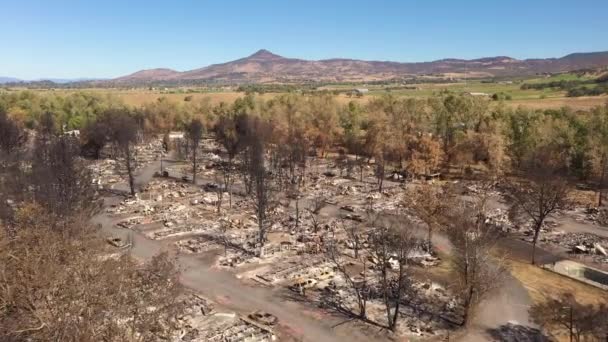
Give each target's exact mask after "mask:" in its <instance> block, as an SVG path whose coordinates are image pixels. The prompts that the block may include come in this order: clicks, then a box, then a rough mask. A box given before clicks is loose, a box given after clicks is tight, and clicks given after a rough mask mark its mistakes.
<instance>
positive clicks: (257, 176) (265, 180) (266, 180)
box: [246, 117, 276, 247]
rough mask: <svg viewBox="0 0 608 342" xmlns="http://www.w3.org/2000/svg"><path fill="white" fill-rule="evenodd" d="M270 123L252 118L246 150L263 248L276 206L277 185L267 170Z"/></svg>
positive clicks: (248, 129) (249, 124) (248, 171)
mask: <svg viewBox="0 0 608 342" xmlns="http://www.w3.org/2000/svg"><path fill="white" fill-rule="evenodd" d="M271 130H272V129H271V127H270V125H269V123H267V122H265V121H263V120H262V119H260V118H257V117H251V118H249V121H248V128H247V143H248V148H247V150H246V154H247V158H246V159H247V160H248V162H247V163H246V166H247V170H246V171H247V172H246V173H247V174H248V178H249V180H250V181H251V191H252V196H251V197H252V200H253V205H254V208H255V213H256V217H257V220H258V230H259V238H258V240H259V241H258V242H259V244H260V246H261V247H263V246H264V244H265V242H266V233H267V230H268V222H267V217H268V213H269V212H270V211H271V210H272V209H273V208H274V206H275V205H276V199H275V188H274V186H275V184H274V182H273V179H272V175H271V174H270V172H268V170H267V168H266V158H265V156H266V143H267V138H268V136H269V135H270V134H271Z"/></svg>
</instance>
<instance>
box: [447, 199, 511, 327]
mask: <svg viewBox="0 0 608 342" xmlns="http://www.w3.org/2000/svg"><path fill="white" fill-rule="evenodd" d="M485 201H486V199H485V196H483V195H482V196H481V197H479V198H475V199H473V201H472V202H463V201H461V202H460V203H459V204H454V205H453V206H451V208H450V209H451V210H450V211H449V212H447V213H446V214H445V222H447V227H446V230H447V234H448V237H449V239H450V242H451V243H452V246H453V249H452V264H453V270H454V272H455V276H456V277H457V278H456V279H457V281H458V282H457V286H456V293H457V294H458V297H459V299H460V301H461V303H462V305H463V309H464V311H463V318H462V325H463V326H464V325H467V324H469V323H470V322H471V321H472V318H473V317H472V316H473V313H474V312H475V309H476V307H477V305H478V304H479V303H480V302H481V301H482V300H483V299H484V297H485V296H486V295H487V294H488V293H490V291H492V290H494V289H496V288H497V287H498V286H500V284H501V283H502V279H503V276H504V273H505V267H504V263H503V261H502V259H500V258H495V257H493V256H492V249H493V247H494V246H495V245H496V243H497V242H498V240H499V238H500V232H499V231H498V230H497V229H496V228H494V227H493V226H491V225H489V224H487V223H486V214H485V210H486V209H485Z"/></svg>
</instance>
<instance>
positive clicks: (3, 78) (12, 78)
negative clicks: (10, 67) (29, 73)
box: [0, 76, 21, 84]
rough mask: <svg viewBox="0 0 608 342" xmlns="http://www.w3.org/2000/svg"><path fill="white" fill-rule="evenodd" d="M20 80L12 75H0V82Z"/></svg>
mask: <svg viewBox="0 0 608 342" xmlns="http://www.w3.org/2000/svg"><path fill="white" fill-rule="evenodd" d="M16 82H21V80H20V79H18V78H14V77H4V76H0V84H5V83H16Z"/></svg>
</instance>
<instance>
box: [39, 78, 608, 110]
mask: <svg viewBox="0 0 608 342" xmlns="http://www.w3.org/2000/svg"><path fill="white" fill-rule="evenodd" d="M426 86H427V87H426V88H424V89H420V90H398V91H391V92H386V91H379V90H378V91H374V90H371V89H370V93H369V94H368V95H365V96H363V97H361V98H357V97H349V96H347V95H344V94H340V95H336V99H337V100H338V101H339V102H340V103H344V104H346V103H348V102H349V101H356V102H367V101H369V100H370V99H373V98H374V97H377V96H382V95H383V94H388V93H390V94H393V95H396V96H400V97H401V96H403V97H415V98H425V97H430V96H433V94H439V92H440V91H441V90H442V89H450V90H451V91H454V92H462V91H464V90H465V89H466V90H467V91H470V92H486V93H493V92H500V91H503V92H505V93H506V94H512V95H513V100H508V101H504V102H502V103H504V105H506V106H508V107H519V106H523V107H526V108H531V109H558V108H561V107H566V106H567V107H571V108H573V109H576V110H586V109H590V108H593V107H595V106H601V105H604V104H606V103H607V102H608V96H606V95H604V96H584V97H566V96H564V95H563V94H561V93H556V92H547V94H550V95H551V96H546V97H545V98H541V97H540V95H539V94H540V93H543V91H535V90H526V91H523V90H506V91H505V89H502V90H501V87H504V86H500V85H480V86H477V87H474V86H466V87H465V86H464V85H463V84H451V85H450V84H442V85H430V84H427V85H426ZM504 88H506V87H504ZM33 91H35V92H42V93H45V92H49V93H50V92H51V91H50V90H33ZM76 91H84V92H91V93H98V94H99V93H105V94H109V95H111V96H114V97H116V98H118V99H120V100H122V101H123V102H124V103H125V104H127V105H129V106H134V107H139V106H142V105H144V104H146V103H150V102H154V101H157V100H158V99H160V98H163V97H164V98H167V99H169V100H170V101H174V102H184V99H185V98H186V97H187V96H191V101H200V100H204V99H208V101H209V102H210V104H212V105H216V104H218V103H220V102H226V103H231V102H233V101H234V100H235V99H237V98H239V97H243V96H245V93H243V92H236V91H225V92H200V93H164V92H160V91H150V90H144V89H135V90H122V89H84V90H54V91H52V93H54V94H69V93H72V92H76ZM519 93H527V95H525V96H524V95H517V96H516V95H515V94H519ZM532 93H535V94H536V95H535V96H536V97H535V96H534V95H532ZM277 95H280V93H266V94H260V95H258V96H259V97H260V98H262V99H264V100H268V99H270V98H273V97H275V96H277ZM495 103H496V104H499V103H500V102H495Z"/></svg>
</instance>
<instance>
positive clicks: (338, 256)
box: [326, 222, 370, 319]
mask: <svg viewBox="0 0 608 342" xmlns="http://www.w3.org/2000/svg"><path fill="white" fill-rule="evenodd" d="M342 226H343V227H344V229H345V231H347V232H348V231H350V229H348V228H347V227H346V226H345V224H344V222H343V223H342ZM355 254H356V256H355V257H354V258H352V259H351V258H350V257H349V256H347V255H346V254H344V253H342V252H341V247H340V246H338V242H337V241H336V240H335V239H334V240H332V241H330V243H329V244H327V250H326V256H327V258H328V259H329V260H330V261H331V262H332V263H333V265H334V266H335V268H336V270H337V271H338V272H339V273H340V275H342V277H343V278H344V280H345V281H346V283H347V284H348V285H349V287H350V288H351V289H352V291H353V293H354V294H355V298H356V299H357V307H358V312H357V316H358V317H359V318H361V319H366V318H367V300H368V298H369V292H370V287H369V282H368V278H367V259H366V258H365V257H363V256H361V258H359V257H360V255H359V253H355ZM352 261H357V262H360V263H361V264H362V265H363V272H362V276H361V277H360V278H359V277H357V276H356V274H353V271H352V270H351V269H349V267H348V266H349V264H351V263H352Z"/></svg>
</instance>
